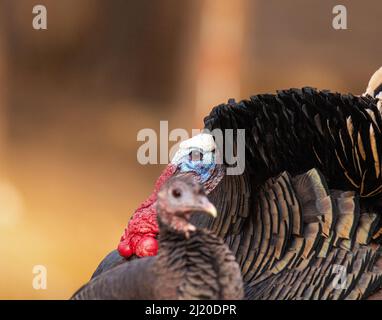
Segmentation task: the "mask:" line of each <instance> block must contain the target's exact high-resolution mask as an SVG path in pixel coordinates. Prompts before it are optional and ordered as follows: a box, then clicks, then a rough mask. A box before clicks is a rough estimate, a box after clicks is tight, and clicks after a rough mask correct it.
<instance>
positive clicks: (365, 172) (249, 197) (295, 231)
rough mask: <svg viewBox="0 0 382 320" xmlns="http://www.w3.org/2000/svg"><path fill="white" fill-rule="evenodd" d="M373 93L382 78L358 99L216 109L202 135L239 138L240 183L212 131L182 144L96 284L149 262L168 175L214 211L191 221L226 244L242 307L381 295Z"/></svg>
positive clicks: (312, 96) (281, 100)
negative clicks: (246, 302)
mask: <svg viewBox="0 0 382 320" xmlns="http://www.w3.org/2000/svg"><path fill="white" fill-rule="evenodd" d="M381 91H382V68H381V69H380V70H378V71H377V72H376V73H375V74H374V75H373V77H372V78H371V80H370V82H369V86H368V88H367V91H366V93H365V94H364V95H363V96H354V95H351V94H339V93H333V92H330V91H319V90H316V89H313V88H309V87H306V88H302V89H289V90H282V91H278V92H277V93H276V94H261V95H256V96H253V97H251V98H250V100H243V101H241V102H238V103H236V102H235V101H234V100H230V101H229V102H228V103H227V104H222V105H219V106H217V107H215V108H214V109H213V110H212V111H211V113H210V115H209V116H207V117H206V118H205V120H204V123H205V129H208V132H211V131H213V130H214V129H221V130H225V129H234V132H235V130H236V129H245V170H244V173H243V174H240V175H227V174H226V173H227V168H229V167H230V164H229V163H230V162H229V161H226V160H227V159H226V157H225V151H224V147H225V146H226V144H223V147H222V146H219V145H217V143H215V140H214V137H213V136H212V135H211V134H210V133H208V132H207V133H204V134H201V135H199V136H196V137H193V138H192V139H190V140H188V141H185V142H183V143H182V144H181V145H180V149H179V151H178V153H177V154H176V155H175V157H174V159H173V161H172V163H170V164H169V165H168V167H167V168H166V169H165V171H164V172H163V173H162V175H161V177H160V178H159V179H158V181H157V183H156V185H155V188H154V192H153V194H152V195H151V196H150V197H149V198H148V199H147V200H146V201H145V202H144V203H143V204H142V205H141V206H140V207H139V208H138V209H137V210H136V212H135V213H134V215H133V217H132V218H131V220H130V222H129V224H128V227H127V228H126V230H125V233H124V234H123V236H122V238H121V242H120V244H119V246H118V252H117V251H114V252H112V253H111V254H109V255H108V256H107V257H106V258H105V259H104V261H103V262H102V263H101V264H100V266H99V267H98V268H97V270H96V272H95V273H94V276H96V275H99V274H100V273H102V272H104V271H105V270H107V269H109V268H110V266H114V265H116V264H119V263H124V262H126V261H127V260H130V259H134V258H136V257H142V256H150V255H155V254H156V251H157V245H156V239H155V238H156V235H157V233H158V226H157V225H156V223H155V216H156V212H155V203H156V201H157V192H158V189H159V188H160V186H161V185H162V184H163V182H165V181H166V180H167V179H168V178H169V177H171V176H174V175H192V176H194V177H195V178H197V179H198V180H199V181H200V182H201V183H203V185H204V187H205V189H206V191H207V192H208V194H209V198H210V200H211V201H212V203H214V204H215V206H216V207H217V210H218V212H220V213H221V215H220V216H219V218H218V219H216V220H212V219H208V218H206V217H205V216H196V217H195V218H194V220H193V222H194V223H195V224H196V225H198V226H203V227H207V228H209V229H211V230H212V231H213V232H214V233H215V234H217V235H218V236H220V237H222V238H223V239H224V240H225V241H226V243H227V244H228V245H229V247H230V249H231V250H232V251H233V253H234V254H235V256H236V259H237V261H238V263H239V265H240V267H241V271H242V275H243V279H244V281H245V293H246V298H248V299H365V298H368V297H370V296H373V297H379V296H378V295H381V291H380V290H381V287H382V259H381V249H380V247H379V243H380V242H381V238H382V228H381V227H382V222H381V215H382V208H381V206H382V202H381V200H382V176H381V175H382V173H381V161H382V144H381V143H382V115H381V112H382V101H381V100H379V99H381V95H382V94H381ZM224 142H226V141H224ZM235 148H237V145H235V144H234V149H235ZM219 155H221V157H222V159H223V163H222V164H221V163H220V161H217V160H218V158H219V157H220V156H219ZM339 278H340V280H341V281H339V280H338V279H339Z"/></svg>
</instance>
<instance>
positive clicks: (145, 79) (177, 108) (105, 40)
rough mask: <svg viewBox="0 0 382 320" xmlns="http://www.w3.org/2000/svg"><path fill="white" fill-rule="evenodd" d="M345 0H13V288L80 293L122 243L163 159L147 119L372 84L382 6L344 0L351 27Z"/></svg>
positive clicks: (8, 126) (196, 121)
mask: <svg viewBox="0 0 382 320" xmlns="http://www.w3.org/2000/svg"><path fill="white" fill-rule="evenodd" d="M36 4H43V5H45V6H46V7H47V10H48V30H44V31H36V30H34V29H33V28H32V19H33V15H32V8H33V6H34V5H36ZM337 4H339V3H338V2H337V1H331V0H310V1H305V0H288V1H281V0H278V1H276V0H235V1H233V0H183V1H181V2H180V1H177V0H158V1H150V0H139V1H136V0H135V1H132V0H109V1H106V0H65V1H64V0H51V1H48V0H38V1H37V0H17V1H14V0H0V256H1V258H0V298H2V299H67V298H69V297H70V295H71V294H72V293H73V292H74V291H75V290H76V289H77V288H78V287H79V286H81V285H82V284H83V283H85V282H86V281H87V280H88V279H89V277H90V276H91V274H92V272H93V271H94V270H95V268H96V267H97V265H98V263H99V262H100V261H101V259H102V258H103V257H104V256H105V255H106V254H107V253H108V252H109V251H111V250H112V249H114V248H115V247H116V246H117V244H118V241H119V238H120V235H121V234H122V232H123V229H124V227H125V225H126V223H127V221H128V219H129V217H130V215H131V214H132V213H133V212H134V209H135V208H136V207H137V206H138V205H139V204H140V202H141V201H143V200H144V199H145V198H146V197H147V196H148V195H149V194H150V192H151V190H152V186H153V183H154V181H155V179H156V177H157V176H158V175H159V173H160V171H161V170H162V169H163V166H162V165H145V166H143V165H140V164H139V163H138V162H137V159H136V152H137V149H138V147H139V146H140V145H141V144H142V142H137V141H136V136H137V132H138V131H139V130H140V129H142V128H153V129H155V130H158V129H159V121H160V120H168V121H169V127H170V129H173V128H185V129H187V130H190V129H191V128H201V127H202V126H203V124H202V119H203V117H204V116H205V115H207V114H208V112H209V110H210V109H211V108H212V107H213V106H214V105H217V104H219V103H221V102H226V101H227V99H228V98H231V97H234V98H236V99H237V100H239V99H243V98H248V97H249V96H250V95H251V94H257V93H264V92H274V91H275V90H276V89H283V88H289V87H301V86H308V85H309V86H314V87H317V88H320V89H331V90H334V91H340V92H344V93H347V92H351V93H354V94H361V93H362V92H363V91H364V89H365V88H366V84H367V82H368V80H369V78H370V76H371V74H372V73H373V72H374V71H375V70H376V69H377V68H378V67H379V66H381V65H382V46H381V45H380V39H381V34H382V30H381V25H380V16H381V14H382V3H381V1H380V0H366V1H355V0H353V1H346V0H345V1H341V4H343V5H345V6H346V7H347V10H348V30H340V31H336V30H334V29H333V28H332V19H333V17H334V15H333V14H332V9H333V7H334V6H335V5H337ZM35 265H44V266H46V268H47V270H48V278H47V285H48V287H47V289H46V290H34V289H33V287H32V280H33V274H32V269H33V266H35Z"/></svg>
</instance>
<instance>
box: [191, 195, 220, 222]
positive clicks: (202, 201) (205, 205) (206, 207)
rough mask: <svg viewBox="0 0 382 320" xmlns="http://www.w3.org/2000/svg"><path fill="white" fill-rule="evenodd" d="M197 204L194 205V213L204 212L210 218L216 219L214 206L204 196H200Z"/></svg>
mask: <svg viewBox="0 0 382 320" xmlns="http://www.w3.org/2000/svg"><path fill="white" fill-rule="evenodd" d="M198 202H199V203H198V204H197V205H196V208H195V209H196V211H200V212H204V213H207V214H209V215H211V216H212V217H214V218H216V217H217V211H216V208H215V206H214V205H213V204H212V203H211V202H210V201H209V200H208V198H207V197H206V196H202V197H200V198H199V201H198Z"/></svg>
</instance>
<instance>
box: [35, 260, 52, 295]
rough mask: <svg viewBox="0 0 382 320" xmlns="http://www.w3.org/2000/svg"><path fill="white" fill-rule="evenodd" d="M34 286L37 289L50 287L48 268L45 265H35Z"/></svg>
mask: <svg viewBox="0 0 382 320" xmlns="http://www.w3.org/2000/svg"><path fill="white" fill-rule="evenodd" d="M32 274H33V280H32V287H33V289H35V290H46V289H47V288H48V270H47V268H46V267H45V266H43V265H40V264H39V265H35V266H34V267H33V269H32Z"/></svg>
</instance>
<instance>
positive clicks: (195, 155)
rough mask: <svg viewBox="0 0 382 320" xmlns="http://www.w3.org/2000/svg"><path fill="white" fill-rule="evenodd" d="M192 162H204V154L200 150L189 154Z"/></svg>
mask: <svg viewBox="0 0 382 320" xmlns="http://www.w3.org/2000/svg"><path fill="white" fill-rule="evenodd" d="M189 156H190V160H191V161H201V160H203V153H201V152H200V151H198V150H193V151H191V152H190V154H189Z"/></svg>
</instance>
